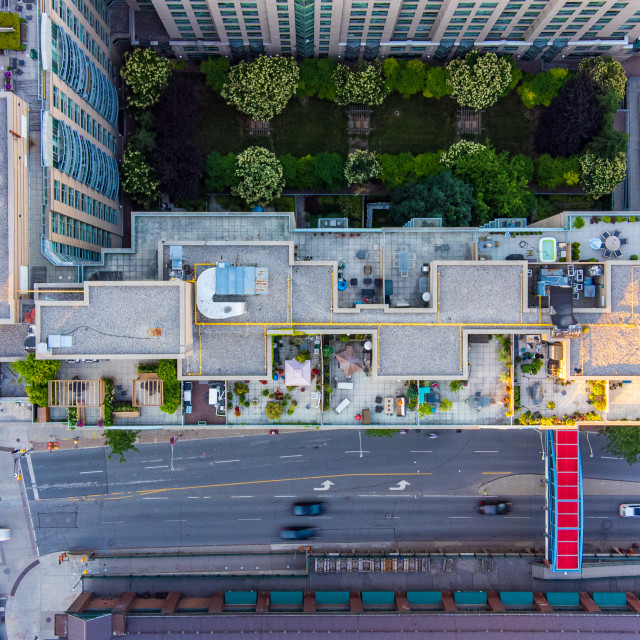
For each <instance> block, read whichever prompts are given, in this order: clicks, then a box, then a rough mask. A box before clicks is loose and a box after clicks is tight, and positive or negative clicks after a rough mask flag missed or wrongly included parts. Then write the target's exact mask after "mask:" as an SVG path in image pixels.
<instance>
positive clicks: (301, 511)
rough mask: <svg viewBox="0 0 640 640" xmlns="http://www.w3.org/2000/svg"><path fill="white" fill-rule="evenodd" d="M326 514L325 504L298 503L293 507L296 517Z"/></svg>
mask: <svg viewBox="0 0 640 640" xmlns="http://www.w3.org/2000/svg"><path fill="white" fill-rule="evenodd" d="M322 513H324V502H296V503H295V504H294V505H293V515H294V516H319V515H321V514H322Z"/></svg>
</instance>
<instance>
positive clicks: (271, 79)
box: [220, 56, 300, 120]
mask: <svg viewBox="0 0 640 640" xmlns="http://www.w3.org/2000/svg"><path fill="white" fill-rule="evenodd" d="M299 78H300V74H299V72H298V65H297V64H296V62H295V60H293V59H292V58H283V57H281V56H273V57H269V56H259V57H258V59H257V60H255V61H254V62H244V61H241V62H239V63H238V64H236V65H235V66H233V67H231V69H230V70H229V81H228V82H227V83H226V84H225V85H224V86H223V87H222V90H221V91H220V95H221V96H222V97H223V98H224V99H225V100H226V101H227V103H228V104H230V105H233V106H234V107H236V108H237V109H239V110H240V111H242V112H243V113H246V114H247V115H248V116H250V117H251V118H253V119H254V120H271V118H273V117H274V116H276V115H278V114H279V113H281V112H282V111H283V110H284V108H285V107H286V106H287V103H288V102H289V100H290V99H291V97H292V96H293V95H294V94H295V92H296V89H297V88H298V80H299Z"/></svg>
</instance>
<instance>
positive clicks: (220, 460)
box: [214, 460, 240, 464]
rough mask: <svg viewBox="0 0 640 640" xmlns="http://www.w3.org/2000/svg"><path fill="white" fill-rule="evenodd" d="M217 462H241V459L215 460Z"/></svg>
mask: <svg viewBox="0 0 640 640" xmlns="http://www.w3.org/2000/svg"><path fill="white" fill-rule="evenodd" d="M214 462H215V463H216V464H222V463H224V462H240V460H214Z"/></svg>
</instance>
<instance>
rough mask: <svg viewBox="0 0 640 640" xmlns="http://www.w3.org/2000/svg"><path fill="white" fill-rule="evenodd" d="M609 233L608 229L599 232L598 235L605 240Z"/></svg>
mask: <svg viewBox="0 0 640 640" xmlns="http://www.w3.org/2000/svg"><path fill="white" fill-rule="evenodd" d="M610 235H611V234H610V233H609V232H608V231H603V232H602V233H601V234H600V237H601V238H602V239H603V240H606V239H607V238H608V237H609V236H610Z"/></svg>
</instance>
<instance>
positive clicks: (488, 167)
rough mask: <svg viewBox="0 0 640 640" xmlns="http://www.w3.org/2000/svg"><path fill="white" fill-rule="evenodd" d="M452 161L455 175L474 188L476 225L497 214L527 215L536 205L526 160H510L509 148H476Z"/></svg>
mask: <svg viewBox="0 0 640 640" xmlns="http://www.w3.org/2000/svg"><path fill="white" fill-rule="evenodd" d="M458 144H459V143H458ZM451 164H452V165H453V167H452V171H453V174H454V175H455V176H456V177H458V178H460V179H462V180H464V181H465V182H466V183H468V184H470V185H471V186H472V187H473V193H474V197H475V199H476V204H475V207H474V220H473V222H474V224H478V225H482V224H485V223H486V222H488V221H489V220H491V219H493V218H495V217H499V218H503V217H504V218H525V217H527V216H528V215H529V213H530V212H531V210H532V209H533V208H534V207H535V198H534V196H533V195H532V194H531V192H530V191H529V189H528V181H527V176H526V174H525V169H524V168H523V165H522V163H520V162H519V161H517V160H516V161H513V159H510V158H509V154H508V153H507V152H506V151H503V152H502V153H496V152H495V150H494V149H493V148H491V147H485V148H484V149H473V150H472V152H471V153H467V154H466V155H462V156H460V157H458V158H457V159H456V160H454V161H453V162H452V163H451Z"/></svg>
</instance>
